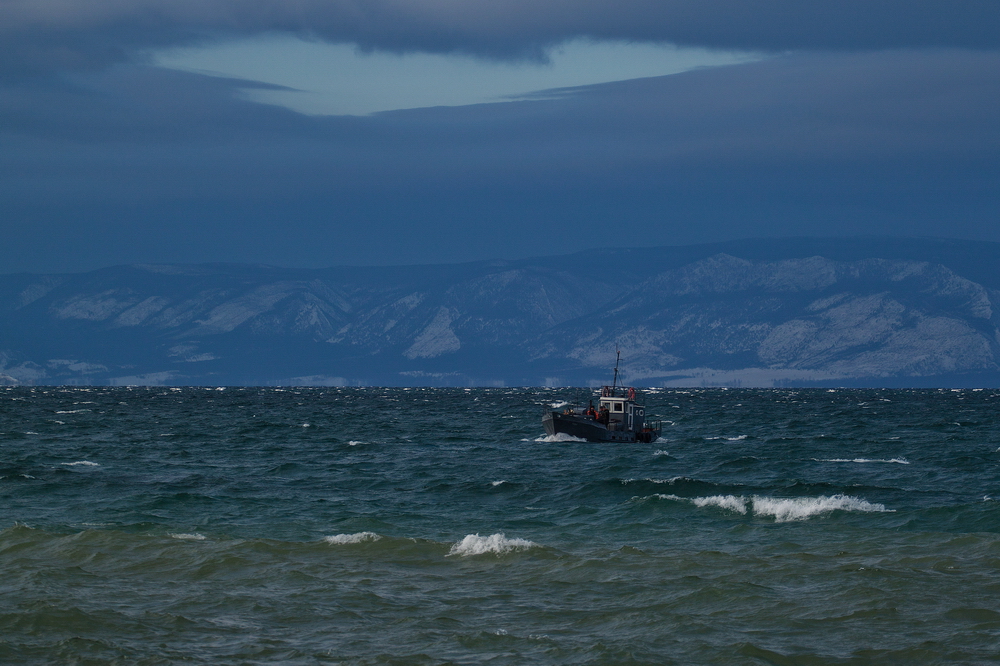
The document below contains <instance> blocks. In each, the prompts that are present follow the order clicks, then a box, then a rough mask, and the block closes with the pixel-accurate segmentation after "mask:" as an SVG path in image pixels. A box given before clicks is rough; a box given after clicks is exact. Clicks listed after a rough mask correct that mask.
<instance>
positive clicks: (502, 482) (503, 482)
mask: <svg viewBox="0 0 1000 666" xmlns="http://www.w3.org/2000/svg"><path fill="white" fill-rule="evenodd" d="M505 483H507V482H506V481H505V480H503V479H500V480H499V481H490V485H491V486H502V485H503V484H505Z"/></svg>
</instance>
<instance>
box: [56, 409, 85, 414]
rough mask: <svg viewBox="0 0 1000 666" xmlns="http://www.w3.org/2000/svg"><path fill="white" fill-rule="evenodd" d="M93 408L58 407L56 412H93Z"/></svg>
mask: <svg viewBox="0 0 1000 666" xmlns="http://www.w3.org/2000/svg"><path fill="white" fill-rule="evenodd" d="M91 411H93V410H92V409H58V410H56V414H79V413H80V412H91Z"/></svg>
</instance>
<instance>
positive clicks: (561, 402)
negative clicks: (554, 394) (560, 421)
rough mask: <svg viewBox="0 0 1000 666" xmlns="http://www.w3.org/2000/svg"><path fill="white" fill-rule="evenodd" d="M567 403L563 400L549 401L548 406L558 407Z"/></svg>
mask: <svg viewBox="0 0 1000 666" xmlns="http://www.w3.org/2000/svg"><path fill="white" fill-rule="evenodd" d="M568 405H569V403H568V402H566V401H565V400H560V401H559V402H553V403H550V405H549V406H550V407H552V409H559V408H560V407H566V406H568Z"/></svg>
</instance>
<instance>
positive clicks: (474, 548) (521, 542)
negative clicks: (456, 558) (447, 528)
mask: <svg viewBox="0 0 1000 666" xmlns="http://www.w3.org/2000/svg"><path fill="white" fill-rule="evenodd" d="M537 545H538V544H537V543H535V542H534V541H528V540H527V539H508V538H507V537H506V536H505V535H504V534H503V532H497V533H496V534H491V535H490V536H485V537H484V536H479V535H478V534H469V535H466V537H465V538H464V539H462V540H461V541H459V542H458V543H456V544H455V545H454V546H452V547H451V550H450V551H448V555H449V556H451V555H461V556H463V557H468V556H469V555H486V554H488V553H493V554H495V555H504V554H506V553H511V552H514V551H517V550H527V549H529V548H534V547H536V546H537Z"/></svg>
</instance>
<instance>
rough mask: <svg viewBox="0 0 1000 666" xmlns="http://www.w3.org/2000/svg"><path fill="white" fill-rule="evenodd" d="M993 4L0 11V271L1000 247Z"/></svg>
mask: <svg viewBox="0 0 1000 666" xmlns="http://www.w3.org/2000/svg"><path fill="white" fill-rule="evenodd" d="M998 109H1000V3H998V2H996V1H995V0H988V1H987V0H966V1H962V0H953V1H952V2H948V3H945V2H921V1H920V0H908V1H906V2H903V1H902V0H898V1H897V0H828V1H821V0H817V1H816V2H802V1H801V0H648V1H647V0H636V1H633V2H624V3H622V2H621V1H620V0H619V1H618V2H611V1H610V0H545V1H543V2H539V1H538V0H532V1H530V2H529V1H527V0H0V224H2V236H0V272H19V271H32V272H56V271H79V270H87V269H93V268H98V267H101V266H107V265H113V264H121V263H136V262H208V261H227V262H256V263H266V264H275V265H282V266H300V267H320V266H329V265H336V264H388V263H426V262H451V261H468V260H476V259H491V258H517V257H525V256H537V255H546V254H562V253H567V252H572V251H576V250H580V249H585V248H592V247H600V246H602V245H616V246H644V245H672V244H686V243H696V242H706V241H715V240H726V239H734V238H745V237H760V236H807V235H855V234H865V235H872V234H875V235H910V236H912V235H920V236H928V235H930V236H945V237H958V238H972V239H982V240H991V241H1000V122H998V120H1000V118H998V115H1000V114H998Z"/></svg>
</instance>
